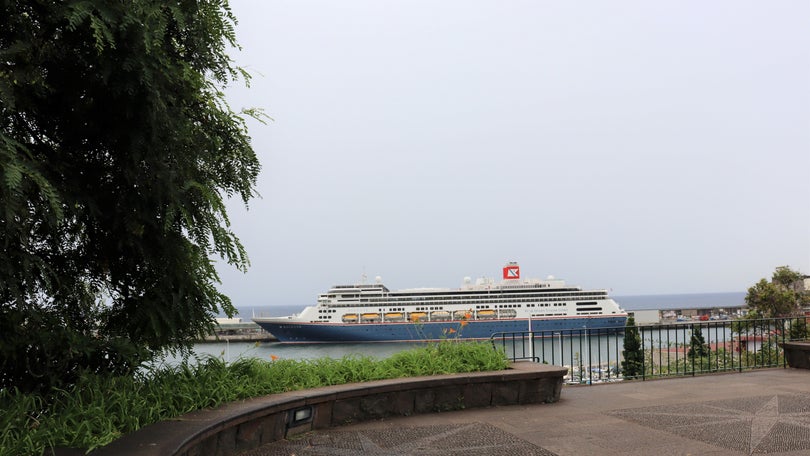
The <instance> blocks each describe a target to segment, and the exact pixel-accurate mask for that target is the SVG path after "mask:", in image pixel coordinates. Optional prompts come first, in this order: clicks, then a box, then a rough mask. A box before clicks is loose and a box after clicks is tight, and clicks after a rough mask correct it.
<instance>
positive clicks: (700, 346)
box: [686, 326, 709, 360]
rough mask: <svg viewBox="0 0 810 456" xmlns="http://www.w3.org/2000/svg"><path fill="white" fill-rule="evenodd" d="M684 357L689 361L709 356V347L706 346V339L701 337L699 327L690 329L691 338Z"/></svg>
mask: <svg viewBox="0 0 810 456" xmlns="http://www.w3.org/2000/svg"><path fill="white" fill-rule="evenodd" d="M686 356H688V357H689V359H690V360H693V359H695V358H703V357H706V356H709V346H708V344H706V339H705V338H704V337H703V331H701V329H700V327H695V326H693V327H692V337H691V339H690V340H689V351H688V352H687V353H686Z"/></svg>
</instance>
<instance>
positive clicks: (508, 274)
mask: <svg viewBox="0 0 810 456" xmlns="http://www.w3.org/2000/svg"><path fill="white" fill-rule="evenodd" d="M503 278H504V279H519V278H520V266H518V265H509V266H504V267H503Z"/></svg>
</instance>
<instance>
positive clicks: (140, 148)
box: [0, 0, 259, 390]
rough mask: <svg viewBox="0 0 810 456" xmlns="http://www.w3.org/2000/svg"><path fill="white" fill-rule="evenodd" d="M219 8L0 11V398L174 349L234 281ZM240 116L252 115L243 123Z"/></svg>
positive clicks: (240, 181) (243, 166) (240, 152)
mask: <svg viewBox="0 0 810 456" xmlns="http://www.w3.org/2000/svg"><path fill="white" fill-rule="evenodd" d="M234 23H235V19H234V17H233V16H232V14H231V12H230V10H229V8H228V5H227V1H225V0H219V1H218V0H207V1H180V2H162V1H151V0H137V1H129V2H106V1H101V0H97V1H87V0H84V1H75V0H74V1H70V0H69V1H64V2H38V1H33V0H31V1H2V2H0V113H1V115H0V226H1V227H2V229H0V249H2V261H0V388H2V387H3V386H8V385H15V386H17V387H20V388H21V389H23V390H37V389H48V388H50V387H53V386H58V385H59V384H63V383H65V382H70V381H71V379H72V378H75V376H76V375H78V373H79V371H81V370H91V371H96V372H127V371H130V370H131V369H133V368H135V367H136V366H137V365H138V364H139V363H140V362H141V361H142V360H143V359H145V358H146V357H148V356H149V355H150V353H155V352H157V351H160V350H162V349H164V348H167V347H169V348H183V347H185V348H187V347H189V346H190V343H191V342H190V338H192V337H195V336H197V335H199V334H201V333H204V332H207V330H208V328H209V327H210V325H211V322H212V318H213V316H214V315H215V314H216V313H217V312H218V311H219V310H220V309H224V310H225V311H226V312H228V313H232V312H233V307H232V305H231V303H230V301H229V300H228V298H227V297H226V296H224V295H223V294H221V293H220V292H218V291H217V289H216V284H217V283H218V282H219V279H218V277H217V273H216V271H215V269H214V265H213V262H212V260H211V258H210V257H211V256H212V255H217V256H220V257H222V258H224V260H225V261H227V262H228V263H229V264H231V265H234V266H235V267H237V268H240V269H244V268H245V267H246V266H247V257H246V254H245V251H244V249H243V247H242V245H241V244H240V243H239V240H238V239H237V238H236V236H235V235H234V233H233V232H232V231H231V230H230V228H229V226H230V224H229V221H228V216H227V214H226V211H225V206H224V200H225V199H226V198H229V197H232V196H233V197H239V198H241V199H242V200H243V201H244V203H245V204H247V202H248V200H249V199H250V198H251V197H253V196H254V188H255V181H256V177H257V175H258V172H259V164H258V160H257V158H256V156H255V153H254V152H253V150H252V147H251V145H250V140H249V137H248V136H247V131H246V126H245V122H244V117H243V115H242V114H238V113H235V112H233V111H232V110H231V109H230V107H229V106H228V105H227V104H226V103H225V101H224V96H223V93H222V91H221V90H222V87H224V86H225V85H227V84H228V83H230V82H232V81H235V80H238V79H239V78H240V77H246V75H244V74H242V72H241V71H240V70H239V69H237V68H235V67H234V66H233V64H232V61H231V60H230V58H229V57H228V56H227V55H226V53H225V51H226V49H227V48H228V47H229V46H236V43H235V36H234ZM248 114H249V113H248Z"/></svg>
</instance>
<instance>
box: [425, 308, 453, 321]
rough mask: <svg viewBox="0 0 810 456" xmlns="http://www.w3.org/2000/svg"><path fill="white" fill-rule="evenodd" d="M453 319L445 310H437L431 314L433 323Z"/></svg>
mask: <svg viewBox="0 0 810 456" xmlns="http://www.w3.org/2000/svg"><path fill="white" fill-rule="evenodd" d="M450 318H451V314H450V312H447V311H445V310H437V311H435V312H431V313H430V319H431V320H432V321H445V320H449V319H450Z"/></svg>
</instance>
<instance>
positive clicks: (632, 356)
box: [622, 316, 644, 378]
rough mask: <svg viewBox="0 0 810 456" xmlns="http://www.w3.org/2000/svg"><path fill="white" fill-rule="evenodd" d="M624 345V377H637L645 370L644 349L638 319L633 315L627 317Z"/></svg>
mask: <svg viewBox="0 0 810 456" xmlns="http://www.w3.org/2000/svg"><path fill="white" fill-rule="evenodd" d="M623 347H624V350H622V358H623V360H622V375H623V376H624V378H636V377H638V376H639V375H641V374H642V373H643V372H644V350H643V348H642V346H641V336H640V334H639V331H638V327H637V326H636V320H635V318H633V317H632V316H630V317H627V323H626V325H625V329H624V345H623Z"/></svg>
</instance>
